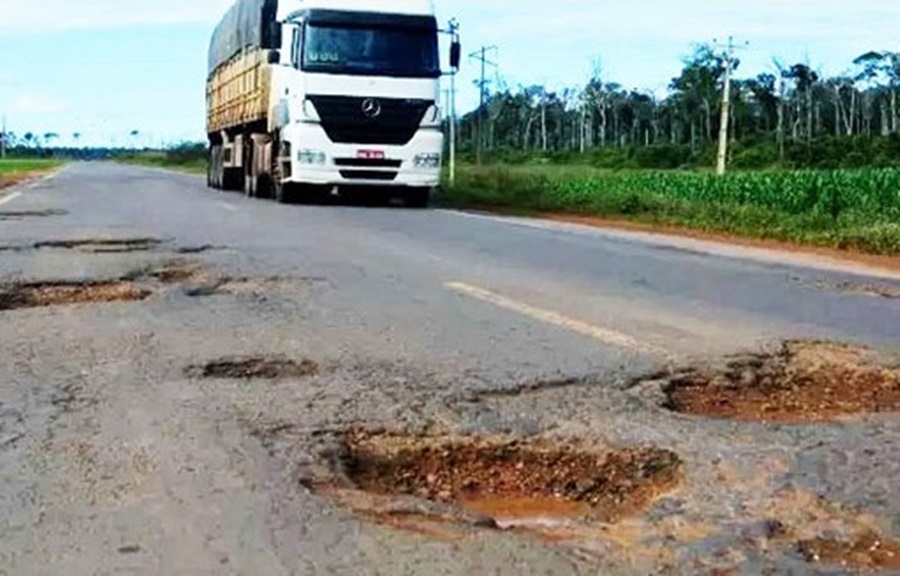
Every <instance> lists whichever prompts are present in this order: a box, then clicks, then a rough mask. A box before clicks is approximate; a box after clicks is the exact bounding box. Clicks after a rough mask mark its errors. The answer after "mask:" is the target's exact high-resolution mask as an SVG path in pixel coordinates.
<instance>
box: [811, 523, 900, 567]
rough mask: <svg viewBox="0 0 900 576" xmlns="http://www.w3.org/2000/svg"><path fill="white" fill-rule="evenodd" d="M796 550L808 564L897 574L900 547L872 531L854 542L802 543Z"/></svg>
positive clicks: (816, 540)
mask: <svg viewBox="0 0 900 576" xmlns="http://www.w3.org/2000/svg"><path fill="white" fill-rule="evenodd" d="M797 549H798V551H799V552H800V554H801V555H802V556H803V557H804V558H805V559H806V561H807V562H809V563H814V564H823V565H835V566H843V567H847V568H854V569H858V570H900V543H898V542H897V541H896V540H893V539H890V538H885V537H883V536H881V535H879V534H878V533H876V532H872V531H869V532H866V533H864V534H861V535H859V536H857V537H856V538H855V539H853V540H832V539H826V538H817V539H814V540H804V541H802V542H799V543H798V544H797Z"/></svg>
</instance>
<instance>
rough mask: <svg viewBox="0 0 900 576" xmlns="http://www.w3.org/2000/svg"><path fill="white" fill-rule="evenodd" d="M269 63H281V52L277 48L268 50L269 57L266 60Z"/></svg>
mask: <svg viewBox="0 0 900 576" xmlns="http://www.w3.org/2000/svg"><path fill="white" fill-rule="evenodd" d="M267 62H268V63H269V64H280V63H281V52H279V51H278V50H269V58H268V60H267Z"/></svg>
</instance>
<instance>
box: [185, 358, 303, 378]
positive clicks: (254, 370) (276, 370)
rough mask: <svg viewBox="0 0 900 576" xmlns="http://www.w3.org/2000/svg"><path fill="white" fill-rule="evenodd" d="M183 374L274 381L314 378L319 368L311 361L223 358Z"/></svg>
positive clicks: (195, 367)
mask: <svg viewBox="0 0 900 576" xmlns="http://www.w3.org/2000/svg"><path fill="white" fill-rule="evenodd" d="M185 372H186V374H187V375H188V376H189V377H191V378H206V379H221V380H252V379H260V380H276V379H281V378H306V377H309V376H315V375H316V374H318V372H319V366H318V364H316V363H315V362H313V361H311V360H302V361H300V362H297V361H295V360H290V359H288V358H281V357H267V356H254V357H240V358H223V359H220V360H216V361H214V362H209V363H207V364H203V365H199V366H196V365H195V366H189V367H188V368H187V369H186V371H185Z"/></svg>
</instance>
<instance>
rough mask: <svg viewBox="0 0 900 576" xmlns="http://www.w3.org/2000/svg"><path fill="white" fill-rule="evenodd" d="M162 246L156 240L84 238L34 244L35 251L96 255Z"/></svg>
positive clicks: (145, 249)
mask: <svg viewBox="0 0 900 576" xmlns="http://www.w3.org/2000/svg"><path fill="white" fill-rule="evenodd" d="M160 244H162V240H158V239H156V238H85V239H80V240H46V241H43V242H37V243H35V244H34V248H35V249H38V250H40V249H43V248H59V249H66V250H85V251H88V252H97V253H119V252H123V253H124V252H147V251H150V250H152V249H154V248H156V247H157V246H159V245H160Z"/></svg>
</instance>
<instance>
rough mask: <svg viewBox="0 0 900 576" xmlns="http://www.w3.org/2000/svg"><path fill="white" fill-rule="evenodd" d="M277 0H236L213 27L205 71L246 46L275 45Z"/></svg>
mask: <svg viewBox="0 0 900 576" xmlns="http://www.w3.org/2000/svg"><path fill="white" fill-rule="evenodd" d="M277 14H278V0H236V2H235V3H234V5H233V6H232V7H231V8H229V9H228V12H226V13H225V16H223V17H222V20H221V21H220V22H219V24H218V25H217V26H216V29H215V30H214V31H213V35H212V40H211V41H210V44H209V72H210V74H211V73H212V72H213V71H215V70H216V69H217V68H218V67H219V66H221V65H222V64H224V63H225V62H227V61H228V60H230V59H231V58H233V57H234V56H235V54H237V53H238V52H240V51H241V50H243V49H244V48H247V47H250V46H256V47H258V48H278V46H276V45H275V43H276V38H277V34H276V31H275V22H276V17H277Z"/></svg>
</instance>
